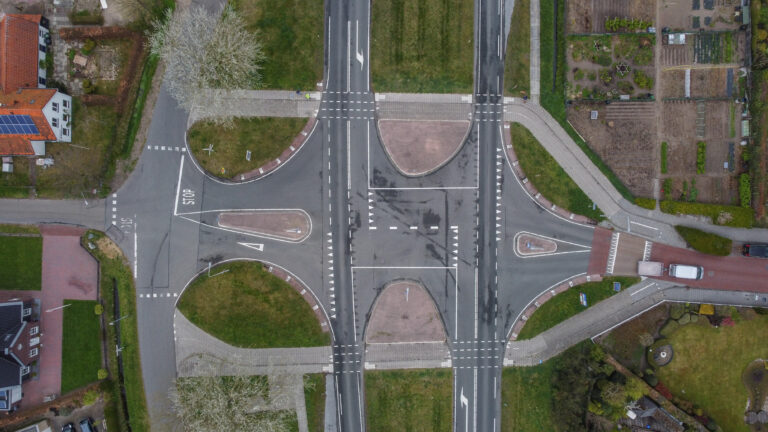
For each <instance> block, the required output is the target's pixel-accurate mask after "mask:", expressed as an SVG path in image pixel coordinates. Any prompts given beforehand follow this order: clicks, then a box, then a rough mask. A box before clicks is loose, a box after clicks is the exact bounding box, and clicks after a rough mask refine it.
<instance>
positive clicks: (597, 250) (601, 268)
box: [587, 227, 613, 275]
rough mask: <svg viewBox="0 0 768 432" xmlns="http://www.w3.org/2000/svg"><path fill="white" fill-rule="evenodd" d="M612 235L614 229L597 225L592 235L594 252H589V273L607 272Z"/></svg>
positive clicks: (600, 273)
mask: <svg viewBox="0 0 768 432" xmlns="http://www.w3.org/2000/svg"><path fill="white" fill-rule="evenodd" d="M612 235H613V231H611V230H608V229H605V228H601V227H595V234H594V235H593V236H592V252H590V253H589V266H588V268H587V274H588V275H594V274H598V275H602V274H605V267H606V265H607V264H608V252H609V251H610V249H611V236H612Z"/></svg>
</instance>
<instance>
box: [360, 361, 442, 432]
mask: <svg viewBox="0 0 768 432" xmlns="http://www.w3.org/2000/svg"><path fill="white" fill-rule="evenodd" d="M451 378H452V374H451V370H450V369H414V370H395V371H370V370H369V371H366V372H365V407H366V408H365V410H366V418H367V423H368V430H371V431H408V432H422V431H435V432H444V431H449V430H451V428H452V418H453V412H452V410H453V400H452V390H453V383H452V379H451Z"/></svg>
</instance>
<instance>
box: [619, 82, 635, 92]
mask: <svg viewBox="0 0 768 432" xmlns="http://www.w3.org/2000/svg"><path fill="white" fill-rule="evenodd" d="M617 85H618V87H619V91H620V92H621V93H622V94H632V92H633V91H634V90H635V88H634V87H632V84H631V83H630V82H628V81H619V82H618V83H617Z"/></svg>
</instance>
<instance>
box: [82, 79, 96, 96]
mask: <svg viewBox="0 0 768 432" xmlns="http://www.w3.org/2000/svg"><path fill="white" fill-rule="evenodd" d="M95 91H96V86H95V85H94V84H93V82H92V81H91V80H89V79H84V80H83V93H85V94H91V93H94V92H95Z"/></svg>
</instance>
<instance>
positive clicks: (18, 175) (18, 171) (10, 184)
mask: <svg viewBox="0 0 768 432" xmlns="http://www.w3.org/2000/svg"><path fill="white" fill-rule="evenodd" d="M30 162H32V163H34V161H32V159H27V158H18V157H17V158H13V172H12V173H0V198H28V197H29V194H30V192H31V183H30V180H29V169H30Z"/></svg>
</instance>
